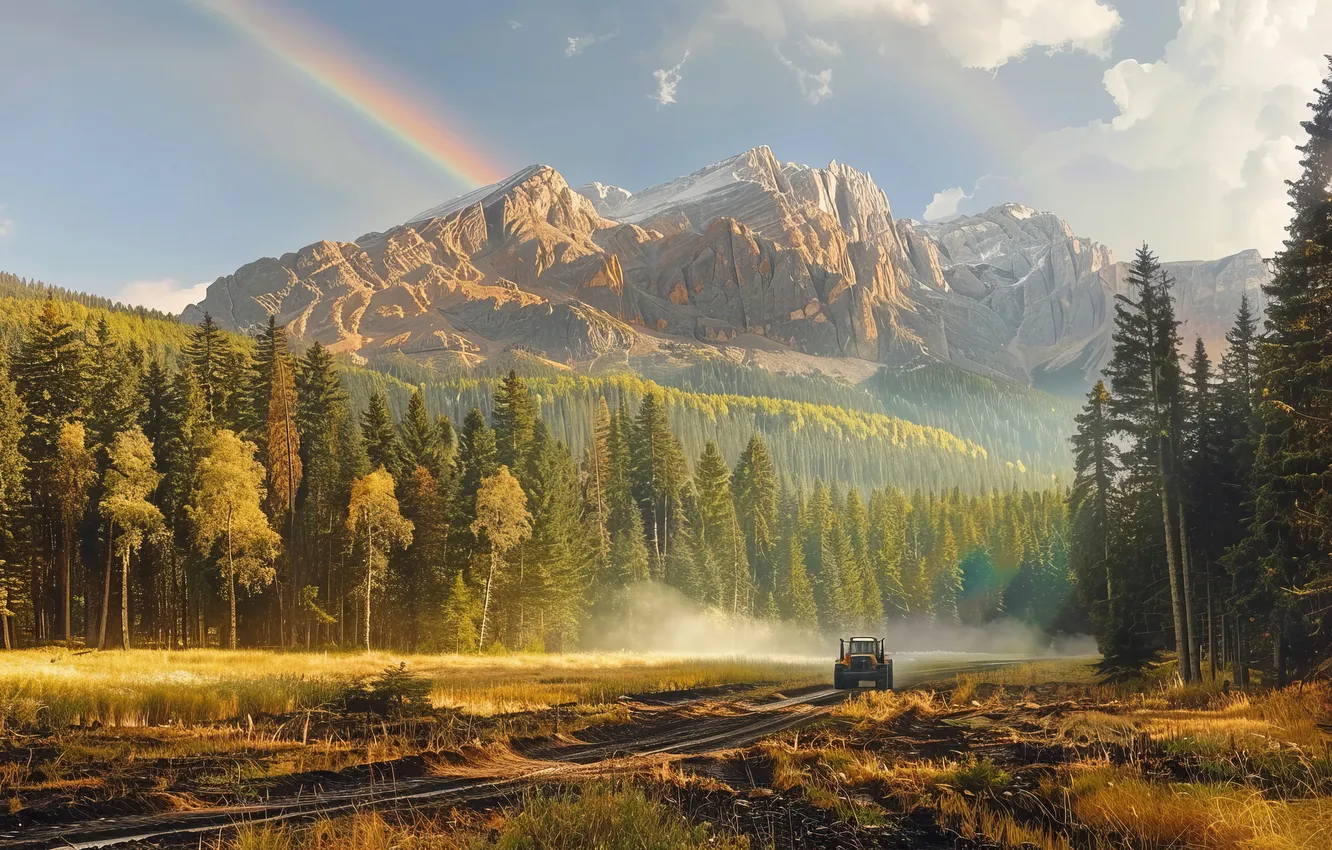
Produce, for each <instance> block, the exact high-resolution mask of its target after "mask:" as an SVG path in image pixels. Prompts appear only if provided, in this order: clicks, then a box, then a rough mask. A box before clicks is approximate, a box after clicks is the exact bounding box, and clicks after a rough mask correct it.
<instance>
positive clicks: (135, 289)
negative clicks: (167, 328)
mask: <svg viewBox="0 0 1332 850" xmlns="http://www.w3.org/2000/svg"><path fill="white" fill-rule="evenodd" d="M207 289H208V284H207V283H196V284H194V285H193V286H182V285H181V284H180V283H179V282H177V281H175V280H172V279H171V278H166V279H164V280H136V281H131V282H130V283H127V284H125V285H124V286H122V287H121V288H120V291H119V292H117V293H116V296H115V300H117V301H120V302H122V303H124V304H136V305H139V306H141V307H151V308H152V309H154V310H161V311H162V312H163V313H175V314H179V313H180V312H181V311H182V310H184V309H185V308H186V307H188V306H189V305H191V304H197V303H199V302H200V301H202V300H203V298H204V293H205V292H206V291H207Z"/></svg>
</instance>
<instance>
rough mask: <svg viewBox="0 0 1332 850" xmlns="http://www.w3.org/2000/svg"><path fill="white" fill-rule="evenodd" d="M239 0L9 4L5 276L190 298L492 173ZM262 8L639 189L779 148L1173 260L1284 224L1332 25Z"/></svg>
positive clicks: (982, 0) (789, 1) (524, 151)
mask: <svg viewBox="0 0 1332 850" xmlns="http://www.w3.org/2000/svg"><path fill="white" fill-rule="evenodd" d="M232 2H240V0H117V1H116V2H113V3H107V2H102V3H90V2H86V1H85V0H0V127H3V128H4V130H3V132H0V270H5V271H11V272H14V273H16V274H20V275H25V276H29V277H33V278H38V279H41V280H45V281H47V282H49V283H54V284H59V285H62V286H67V287H73V288H79V289H86V290H90V291H93V292H98V293H102V294H105V295H110V296H121V297H124V298H127V299H132V300H136V301H141V302H146V303H151V304H154V305H155V306H163V307H169V308H174V309H178V308H179V307H180V306H182V304H183V303H184V302H185V301H187V300H189V295H188V294H182V292H181V291H182V290H189V288H190V287H193V286H195V285H196V284H200V283H207V282H210V281H212V280H213V279H215V278H216V277H218V276H220V275H225V274H228V273H230V272H232V271H233V270H235V268H236V267H238V266H240V265H242V264H244V263H246V262H249V261H251V260H254V259H256V258H258V257H261V256H269V255H278V254H281V253H284V252H287V251H292V250H296V249H298V248H300V247H301V246H303V245H305V244H308V243H310V242H312V241H315V240H318V239H352V238H355V237H356V236H358V235H360V234H362V233H365V232H367V231H370V230H381V229H384V228H386V227H388V226H391V225H393V224H395V223H398V222H401V221H404V220H406V219H407V218H408V217H409V216H411V215H412V214H414V213H416V212H418V211H420V210H422V209H425V208H428V207H430V206H433V205H435V204H437V203H439V202H441V201H442V200H444V199H446V198H448V197H451V196H453V195H456V194H459V193H461V192H463V191H465V190H467V189H470V188H472V187H471V186H470V185H467V183H466V182H465V181H463V180H460V179H459V178H458V176H457V175H456V174H452V173H450V171H449V170H448V169H447V168H442V167H441V166H440V164H439V163H438V162H437V161H432V160H431V159H430V158H428V157H425V156H422V155H421V154H420V153H419V152H417V151H415V150H413V149H412V148H411V147H410V146H408V145H406V144H403V142H402V140H401V139H400V138H398V137H396V136H395V135H394V134H393V133H391V132H386V131H385V130H384V129H383V128H382V127H379V126H376V125H375V124H374V123H373V122H371V121H370V120H367V118H366V116H365V115H364V114H362V113H360V112H358V111H356V110H354V109H351V108H348V107H347V105H346V104H344V103H342V102H340V101H339V100H338V99H337V98H336V97H334V96H332V95H331V94H330V93H329V92H328V91H327V90H325V89H324V88H321V87H320V86H319V85H317V84H316V83H315V82H313V81H312V80H311V79H310V78H309V77H307V76H305V75H303V74H301V73H299V72H298V71H297V70H295V69H294V68H293V67H292V66H291V65H289V64H288V63H286V62H284V61H282V59H281V58H280V57H278V56H276V55H274V54H273V53H272V52H271V51H269V50H266V49H264V48H263V47H262V46H261V45H259V44H258V43H256V42H255V41H254V40H253V39H251V38H249V37H247V36H246V35H245V34H244V33H243V32H241V31H238V30H237V29H236V28H234V27H231V26H228V25H227V23H226V22H225V20H224V19H222V18H221V17H220V16H219V15H217V14H215V13H213V12H212V11H210V10H209V9H208V8H207V6H208V4H209V3H232ZM245 2H246V3H247V4H249V5H250V6H254V7H259V8H261V9H263V10H267V11H273V12H276V13H279V14H281V15H282V16H283V19H285V20H288V21H293V22H296V23H297V24H298V25H300V26H301V27H302V28H304V27H306V26H308V28H309V29H310V31H312V32H318V33H324V34H325V35H326V36H327V38H326V39H323V40H322V42H321V43H323V44H325V45H326V46H327V49H328V50H329V51H336V52H337V53H338V54H339V55H338V56H337V57H336V58H338V59H339V60H340V61H343V62H351V63H353V64H355V65H356V66H357V67H364V68H365V69H366V73H367V74H371V75H373V76H375V77H376V78H377V79H381V80H385V81H389V82H390V83H391V84H393V85H399V86H400V88H401V91H402V92H403V93H404V96H405V97H409V98H411V99H412V100H413V102H414V103H415V104H416V105H417V108H419V109H420V110H421V112H422V114H426V115H430V116H433V117H434V118H435V120H437V121H439V122H441V123H443V124H445V125H447V126H448V127H449V129H450V130H451V132H453V133H454V134H455V135H456V136H457V137H459V138H461V139H462V140H463V142H464V144H465V145H466V146H467V147H469V148H470V149H472V150H473V151H474V152H476V153H478V154H479V155H482V156H484V157H486V158H488V159H489V160H491V161H492V162H494V163H495V164H496V166H497V167H498V168H499V169H500V170H502V171H506V172H510V171H516V170H518V169H519V168H521V167H523V166H525V165H527V164H530V163H534V162H544V163H548V164H550V165H553V166H555V167H556V168H558V169H559V170H560V171H561V172H563V173H564V175H565V176H566V178H567V179H568V180H569V181H570V183H572V184H573V185H575V186H577V185H579V184H581V183H583V182H586V181H590V180H599V181H602V182H605V183H614V184H617V185H621V186H624V187H625V188H628V189H630V190H631V191H634V190H638V189H641V188H643V187H645V186H648V185H651V184H653V183H657V182H660V181H663V180H667V179H670V178H672V177H676V176H679V175H681V174H684V173H687V172H690V171H693V170H695V169H697V168H699V167H701V166H703V165H706V164H708V163H711V162H713V161H716V160H718V159H721V158H723V157H725V156H728V155H731V154H734V153H738V152H740V151H742V150H744V149H746V148H748V147H752V146H754V145H759V144H767V145H770V146H771V147H772V148H773V150H774V151H775V153H776V154H777V156H778V157H779V158H781V159H783V160H792V161H798V162H805V163H809V164H814V165H821V164H826V163H827V162H828V161H829V160H832V159H837V160H840V161H843V162H847V163H849V164H851V165H854V166H856V167H858V168H861V169H863V170H867V171H870V172H871V173H872V174H873V175H874V177H875V178H876V180H877V182H878V183H879V185H880V186H882V187H883V189H884V190H885V191H886V192H887V194H888V196H889V198H890V200H891V202H892V204H893V207H894V211H895V213H896V214H897V215H899V216H910V217H916V218H920V217H922V216H924V215H926V214H927V212H928V214H929V215H930V216H931V217H944V216H948V215H952V214H958V213H968V212H976V211H979V210H980V209H983V208H985V207H987V206H989V205H991V204H993V203H1000V202H1003V201H1008V200H1014V201H1021V202H1024V203H1029V204H1031V205H1033V206H1037V207H1040V208H1043V209H1050V210H1053V211H1054V212H1056V213H1059V214H1060V215H1062V216H1064V217H1065V218H1066V219H1068V220H1069V221H1070V223H1071V224H1072V226H1073V227H1074V229H1075V230H1076V231H1077V232H1079V233H1082V234H1084V235H1086V236H1089V237H1092V238H1094V239H1098V240H1101V241H1104V242H1106V243H1107V244H1109V245H1110V246H1111V247H1112V248H1114V249H1115V250H1116V251H1117V252H1119V253H1126V252H1127V251H1129V250H1131V249H1132V247H1133V246H1134V245H1136V244H1138V243H1139V242H1141V241H1143V240H1148V241H1150V242H1151V243H1152V244H1153V245H1154V246H1157V247H1158V249H1159V250H1160V252H1161V253H1162V254H1163V255H1164V256H1166V257H1168V258H1172V259H1193V258H1205V257H1219V256H1222V255H1224V254H1226V253H1231V252H1233V251H1238V250H1241V249H1243V248H1246V247H1259V248H1262V249H1264V250H1271V249H1272V248H1274V247H1275V246H1276V244H1277V242H1278V240H1279V236H1280V228H1281V226H1282V225H1283V224H1284V210H1285V208H1284V196H1283V195H1282V191H1281V181H1282V180H1283V179H1284V178H1286V177H1288V176H1292V175H1291V172H1292V170H1293V169H1294V168H1295V167H1296V166H1295V162H1296V157H1295V155H1294V152H1293V146H1294V144H1295V143H1296V142H1297V141H1298V139H1299V131H1298V120H1299V118H1300V117H1301V116H1302V114H1303V112H1302V110H1303V105H1304V104H1305V103H1306V102H1307V101H1308V99H1309V89H1310V88H1311V87H1312V86H1313V85H1314V84H1315V83H1316V82H1317V81H1318V79H1319V78H1320V77H1321V76H1322V74H1323V72H1324V71H1325V69H1326V65H1325V61H1324V60H1323V59H1322V54H1323V53H1325V52H1327V45H1328V44H1332V8H1328V7H1330V6H1332V2H1328V0H1183V2H1182V3H1180V4H1174V3H1171V2H1168V0H1114V2H1111V0H1021V2H1019V0H662V2H658V3H652V4H647V3H639V2H633V3H611V2H604V0H494V2H468V3H463V2H458V0H445V1H444V2H439V0H378V2H375V3H373V4H372V3H368V2H353V0H317V1H316V0H245ZM321 38H322V37H321ZM571 40H572V41H571ZM686 55H687V58H685V57H686ZM663 101H668V102H663Z"/></svg>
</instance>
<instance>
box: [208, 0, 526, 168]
mask: <svg viewBox="0 0 1332 850" xmlns="http://www.w3.org/2000/svg"><path fill="white" fill-rule="evenodd" d="M194 2H195V4H196V5H198V6H200V7H201V8H203V9H206V10H207V11H209V12H211V13H213V14H214V15H216V16H217V17H218V18H220V19H221V20H223V21H225V22H226V23H228V24H229V25H231V27H232V28H233V29H235V30H236V31H237V32H238V33H240V34H242V35H244V36H245V37H246V38H248V39H249V40H251V41H252V42H254V43H255V44H257V45H259V46H260V47H262V48H263V49H264V50H267V51H268V52H269V53H271V54H273V55H274V56H275V57H277V58H278V59H280V60H282V61H283V62H285V63H286V64H287V65H289V66H291V67H292V68H293V69H295V70H297V71H299V72H301V73H302V74H303V75H305V76H306V77H307V78H309V79H310V80H311V81H312V82H314V83H315V84H316V85H318V86H319V87H320V88H322V89H323V90H324V91H325V92H327V93H328V94H329V95H331V96H332V97H334V98H336V99H337V100H339V101H341V102H342V103H343V104H345V105H347V106H348V107H350V108H351V109H353V110H355V111H356V112H357V113H359V114H360V115H361V116H362V117H364V118H365V119H367V120H368V121H370V122H371V123H372V124H374V125H376V126H377V127H379V128H380V129H382V130H383V131H384V132H385V133H387V134H388V135H389V136H391V137H393V138H394V139H395V140H397V141H398V142H399V143H400V144H402V145H404V146H405V147H407V148H410V149H411V150H412V151H414V152H416V153H417V154H418V155H420V156H421V157H422V158H423V159H425V160H426V161H427V162H429V163H430V164H431V165H433V166H435V167H436V168H438V169H440V170H441V171H443V172H444V173H445V174H447V175H448V176H449V177H450V178H452V179H453V180H455V181H457V182H459V183H461V184H463V185H464V186H465V187H466V188H468V189H474V188H477V187H478V186H486V185H489V184H491V183H496V182H498V181H500V180H501V179H503V178H504V176H505V173H506V172H504V171H502V170H501V169H500V168H499V167H498V166H496V165H495V164H494V163H493V162H491V161H490V160H489V159H488V158H487V157H486V156H485V155H484V154H482V153H481V152H479V151H477V150H476V149H475V148H474V147H473V146H470V145H468V144H467V143H466V142H464V141H463V140H462V138H460V137H459V136H458V135H457V133H455V132H453V131H452V130H450V129H449V127H448V126H446V125H445V122H443V121H441V120H440V118H439V116H438V110H437V109H431V108H426V107H424V106H423V105H422V104H421V103H419V102H418V99H415V98H412V97H409V96H407V95H406V94H404V92H406V91H407V89H406V87H405V86H404V85H403V84H401V83H400V82H397V81H393V80H390V79H389V78H388V76H387V75H386V74H385V73H383V72H380V71H374V70H371V69H372V67H373V66H372V63H370V62H369V61H367V60H364V59H362V58H359V57H357V55H356V53H355V51H354V50H353V49H352V48H351V47H350V46H349V45H347V44H345V43H344V42H343V41H342V40H340V39H339V38H337V36H335V35H334V34H333V33H331V32H328V31H326V30H324V29H323V28H321V27H319V26H318V25H317V24H316V23H315V22H314V21H310V20H306V19H300V20H297V19H295V18H292V17H291V16H290V15H289V14H287V13H283V12H281V11H280V10H278V9H277V8H276V7H274V6H271V5H268V6H266V7H265V6H262V5H261V4H259V3H255V2H251V0H194Z"/></svg>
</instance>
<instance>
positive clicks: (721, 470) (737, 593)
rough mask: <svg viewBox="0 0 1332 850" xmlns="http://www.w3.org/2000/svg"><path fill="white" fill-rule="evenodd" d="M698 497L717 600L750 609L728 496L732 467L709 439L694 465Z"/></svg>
mask: <svg viewBox="0 0 1332 850" xmlns="http://www.w3.org/2000/svg"><path fill="white" fill-rule="evenodd" d="M694 491H695V493H696V494H697V498H698V523H699V525H698V545H699V546H700V547H701V548H702V549H704V550H706V552H707V557H708V559H709V562H710V563H711V564H713V565H714V566H715V568H716V570H717V573H716V575H717V582H716V584H717V590H718V597H717V599H716V602H717V604H718V605H719V606H720V607H721V608H722V610H724V611H729V612H730V613H732V614H741V613H749V607H750V599H751V593H752V590H753V588H752V585H751V581H750V575H749V560H748V558H747V557H746V555H745V543H744V536H743V534H742V533H741V531H740V525H739V523H738V522H737V520H736V516H735V501H734V500H733V499H732V498H731V470H730V469H729V468H727V466H726V461H725V459H723V458H722V456H721V450H720V449H718V448H717V444H716V443H714V442H712V441H711V440H709V441H708V443H707V445H706V446H704V448H703V455H702V456H701V457H700V458H699V459H698V463H697V464H696V466H695V469H694Z"/></svg>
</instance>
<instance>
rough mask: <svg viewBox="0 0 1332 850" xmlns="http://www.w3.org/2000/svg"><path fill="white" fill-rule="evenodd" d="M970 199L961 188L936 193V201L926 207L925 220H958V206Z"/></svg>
mask: <svg viewBox="0 0 1332 850" xmlns="http://www.w3.org/2000/svg"><path fill="white" fill-rule="evenodd" d="M970 197H971V196H970V195H968V194H967V193H966V190H965V189H963V188H962V187H961V186H957V187H955V188H952V189H944V190H943V191H942V192H935V193H934V200H932V201H930V202H929V204H928V205H927V206H926V207H925V220H926V221H947V220H948V219H950V218H957V215H958V212H957V208H958V205H959V204H961V203H962V202H963V201H965V200H967V199H968V198H970Z"/></svg>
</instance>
